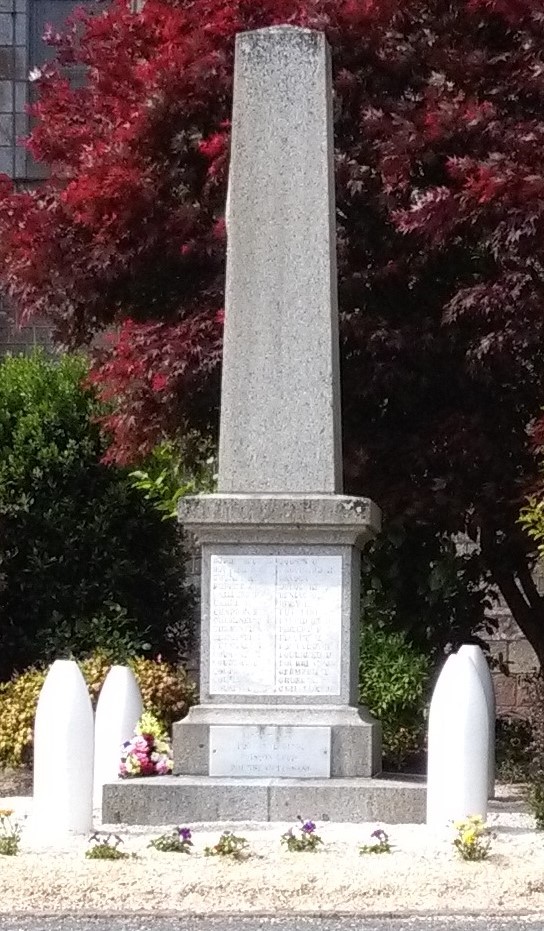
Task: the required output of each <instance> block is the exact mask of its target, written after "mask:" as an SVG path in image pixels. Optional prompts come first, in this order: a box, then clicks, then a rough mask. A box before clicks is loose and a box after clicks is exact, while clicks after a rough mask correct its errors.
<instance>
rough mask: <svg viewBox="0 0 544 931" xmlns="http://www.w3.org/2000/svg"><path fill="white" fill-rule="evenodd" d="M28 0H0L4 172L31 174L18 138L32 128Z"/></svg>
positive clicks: (18, 175)
mask: <svg viewBox="0 0 544 931" xmlns="http://www.w3.org/2000/svg"><path fill="white" fill-rule="evenodd" d="M28 27H29V10H28V0H0V172H2V173H5V174H7V175H9V177H10V178H14V179H22V178H25V177H26V176H27V164H26V152H25V150H24V148H22V147H21V146H18V145H17V144H16V143H17V139H19V138H20V137H21V136H24V135H25V133H26V132H27V128H28V118H27V116H26V113H25V106H26V103H27V94H28V80H27V78H28V71H29V56H28V44H29V43H28V38H29V37H28V32H29V28H28Z"/></svg>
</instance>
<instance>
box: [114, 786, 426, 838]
mask: <svg viewBox="0 0 544 931" xmlns="http://www.w3.org/2000/svg"><path fill="white" fill-rule="evenodd" d="M425 795H426V788H425V783H424V781H423V780H418V779H417V777H415V778H410V779H402V778H389V777H379V778H376V779H363V778H359V779H309V780H300V779H226V778H223V779H220V778H213V777H211V776H200V777H199V776H155V777H153V778H148V779H128V780H124V781H119V782H116V783H112V784H108V785H105V786H104V795H103V809H102V821H103V823H104V824H111V825H114V824H142V825H144V824H154V825H172V824H192V825H194V824H195V823H202V822H204V823H213V824H214V827H216V828H218V827H219V825H221V823H227V824H228V823H231V822H254V821H277V822H284V823H285V822H294V821H296V818H297V815H299V814H303V815H304V817H305V818H309V819H312V820H314V821H317V822H322V821H332V822H348V821H349V822H354V823H363V822H372V823H373V824H374V823H382V824H421V823H423V822H424V820H425Z"/></svg>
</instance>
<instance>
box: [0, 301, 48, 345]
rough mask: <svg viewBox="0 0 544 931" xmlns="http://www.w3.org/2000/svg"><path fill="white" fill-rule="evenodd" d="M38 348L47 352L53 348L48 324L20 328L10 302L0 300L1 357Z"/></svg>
mask: <svg viewBox="0 0 544 931" xmlns="http://www.w3.org/2000/svg"><path fill="white" fill-rule="evenodd" d="M38 346H41V347H43V348H44V349H47V350H49V349H50V348H51V334H50V328H49V327H48V326H47V324H41V323H39V322H34V323H31V324H25V325H23V326H20V325H19V322H18V320H17V319H16V316H15V315H14V313H13V311H12V310H11V309H10V308H9V306H8V302H7V301H5V300H4V301H2V300H0V356H3V355H5V354H6V353H7V352H10V353H12V355H20V354H21V353H27V352H31V351H32V350H33V349H35V348H36V347H38Z"/></svg>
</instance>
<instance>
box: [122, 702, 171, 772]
mask: <svg viewBox="0 0 544 931" xmlns="http://www.w3.org/2000/svg"><path fill="white" fill-rule="evenodd" d="M172 765H173V764H172V748H171V744H170V741H169V739H168V737H167V735H166V733H165V731H164V728H163V726H162V724H161V723H160V721H159V720H158V719H157V718H156V717H155V715H153V714H151V712H149V711H144V713H143V715H142V717H141V718H140V720H139V722H138V724H137V725H136V733H135V736H134V737H132V738H131V739H130V740H127V741H125V743H124V744H123V749H122V751H121V762H120V764H119V775H120V776H123V777H124V778H125V779H126V778H128V777H130V776H165V775H167V774H168V773H171V772H172Z"/></svg>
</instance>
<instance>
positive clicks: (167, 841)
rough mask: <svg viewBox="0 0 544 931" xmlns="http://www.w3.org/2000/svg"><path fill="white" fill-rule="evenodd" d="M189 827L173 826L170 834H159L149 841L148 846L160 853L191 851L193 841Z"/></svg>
mask: <svg viewBox="0 0 544 931" xmlns="http://www.w3.org/2000/svg"><path fill="white" fill-rule="evenodd" d="M191 837H192V834H191V829H190V828H174V829H173V830H172V831H171V832H170V834H161V836H160V837H156V838H155V839H154V840H152V841H150V842H149V845H148V846H149V847H154V848H155V850H160V851H161V852H162V853H191V852H192V851H191V847H192V846H193V842H192V840H191Z"/></svg>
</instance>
